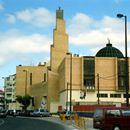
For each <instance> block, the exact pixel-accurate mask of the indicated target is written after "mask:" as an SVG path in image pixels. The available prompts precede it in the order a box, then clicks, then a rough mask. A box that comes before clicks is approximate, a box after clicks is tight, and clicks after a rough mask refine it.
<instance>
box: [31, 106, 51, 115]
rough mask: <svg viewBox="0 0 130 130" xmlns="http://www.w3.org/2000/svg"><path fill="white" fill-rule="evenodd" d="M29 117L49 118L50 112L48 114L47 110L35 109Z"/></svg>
mask: <svg viewBox="0 0 130 130" xmlns="http://www.w3.org/2000/svg"><path fill="white" fill-rule="evenodd" d="M31 116H37V117H49V116H51V114H50V112H48V110H46V109H42V108H39V109H36V110H34V111H33V112H32V113H31Z"/></svg>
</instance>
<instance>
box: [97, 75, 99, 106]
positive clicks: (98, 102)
mask: <svg viewBox="0 0 130 130" xmlns="http://www.w3.org/2000/svg"><path fill="white" fill-rule="evenodd" d="M97 92H98V93H97V97H98V105H99V104H100V99H99V97H100V95H99V74H98V73H97Z"/></svg>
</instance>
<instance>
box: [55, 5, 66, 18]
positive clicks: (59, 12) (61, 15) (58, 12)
mask: <svg viewBox="0 0 130 130" xmlns="http://www.w3.org/2000/svg"><path fill="white" fill-rule="evenodd" d="M56 18H57V19H64V10H62V9H61V7H59V9H58V10H56Z"/></svg>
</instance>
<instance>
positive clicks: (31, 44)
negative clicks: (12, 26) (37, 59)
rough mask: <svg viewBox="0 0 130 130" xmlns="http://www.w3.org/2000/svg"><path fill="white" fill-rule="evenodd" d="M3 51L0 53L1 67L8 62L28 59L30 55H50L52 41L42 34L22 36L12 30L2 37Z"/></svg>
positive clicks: (0, 37) (0, 44)
mask: <svg viewBox="0 0 130 130" xmlns="http://www.w3.org/2000/svg"><path fill="white" fill-rule="evenodd" d="M0 39H1V42H0V46H1V48H2V49H1V51H0V65H3V64H5V63H6V62H7V61H8V62H9V61H10V60H15V59H16V58H17V57H18V58H19V59H22V57H24V56H26V57H28V56H29V55H30V54H31V55H32V57H33V55H36V54H41V55H43V54H45V53H46V54H49V52H50V43H52V41H51V40H50V38H49V37H47V36H45V35H41V34H32V35H28V36H26V35H22V34H20V33H19V31H17V30H10V31H8V32H6V33H4V34H3V35H2V36H0Z"/></svg>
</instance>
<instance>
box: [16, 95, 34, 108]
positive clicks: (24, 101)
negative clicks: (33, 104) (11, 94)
mask: <svg viewBox="0 0 130 130" xmlns="http://www.w3.org/2000/svg"><path fill="white" fill-rule="evenodd" d="M31 99H32V97H31V96H29V95H25V96H20V95H18V96H17V98H16V101H18V102H19V103H20V104H22V105H23V106H22V107H23V109H24V110H26V109H27V107H28V106H29V105H30V100H31Z"/></svg>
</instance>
